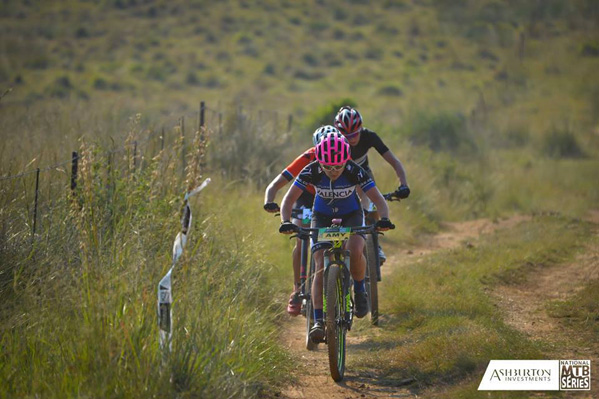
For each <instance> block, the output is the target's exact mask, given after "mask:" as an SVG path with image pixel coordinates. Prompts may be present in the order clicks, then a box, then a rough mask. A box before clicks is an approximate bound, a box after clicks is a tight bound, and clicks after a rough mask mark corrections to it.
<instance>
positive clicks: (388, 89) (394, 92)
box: [379, 85, 403, 97]
mask: <svg viewBox="0 0 599 399" xmlns="http://www.w3.org/2000/svg"><path fill="white" fill-rule="evenodd" d="M379 94H380V95H382V96H389V97H401V96H403V91H402V90H401V88H399V87H398V86H396V85H388V86H383V87H381V88H380V89H379Z"/></svg>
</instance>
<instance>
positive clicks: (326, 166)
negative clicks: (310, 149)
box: [320, 164, 345, 170]
mask: <svg viewBox="0 0 599 399" xmlns="http://www.w3.org/2000/svg"><path fill="white" fill-rule="evenodd" d="M320 166H321V167H322V168H323V169H324V170H341V169H343V168H344V167H345V164H341V165H323V164H320Z"/></svg>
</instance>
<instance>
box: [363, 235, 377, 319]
mask: <svg viewBox="0 0 599 399" xmlns="http://www.w3.org/2000/svg"><path fill="white" fill-rule="evenodd" d="M375 251H378V248H375V247H374V240H373V238H372V235H370V234H369V235H368V236H367V237H366V248H365V252H366V277H367V278H366V291H367V293H368V301H369V302H370V322H371V323H372V324H373V325H375V326H376V325H378V324H379V288H378V275H377V267H376V260H377V256H376V252H375Z"/></svg>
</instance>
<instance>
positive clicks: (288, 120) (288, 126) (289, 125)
mask: <svg viewBox="0 0 599 399" xmlns="http://www.w3.org/2000/svg"><path fill="white" fill-rule="evenodd" d="M292 124H293V115H292V114H289V118H287V131H288V132H290V131H291V125H292Z"/></svg>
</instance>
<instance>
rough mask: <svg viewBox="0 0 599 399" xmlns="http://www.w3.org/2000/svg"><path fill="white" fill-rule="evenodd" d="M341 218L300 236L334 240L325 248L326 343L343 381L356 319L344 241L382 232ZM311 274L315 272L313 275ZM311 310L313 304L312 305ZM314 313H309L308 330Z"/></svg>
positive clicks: (301, 230) (336, 375) (335, 376)
mask: <svg viewBox="0 0 599 399" xmlns="http://www.w3.org/2000/svg"><path fill="white" fill-rule="evenodd" d="M340 224H341V219H333V225H332V226H331V227H328V228H304V227H298V229H297V231H298V232H297V235H298V237H300V238H304V239H307V238H309V237H310V236H311V235H312V234H317V235H318V241H330V242H332V244H333V247H332V248H329V249H326V250H325V251H324V276H323V311H324V315H325V343H326V344H327V347H328V353H329V369H330V371H331V377H333V380H335V381H341V380H342V379H343V376H344V373H345V358H346V357H345V355H346V341H345V338H346V334H347V331H349V330H351V326H352V322H353V309H354V301H353V297H352V294H351V287H352V285H353V282H352V278H351V273H350V253H349V250H346V249H344V248H343V244H344V243H345V242H346V241H347V240H348V239H349V237H350V236H352V235H354V234H366V235H373V234H378V232H377V230H376V227H375V226H374V225H370V226H364V227H341V226H340ZM310 276H311V275H310ZM310 309H311V306H310ZM310 316H311V315H309V314H308V313H306V321H307V322H306V324H307V325H308V328H307V330H308V332H309V329H310V328H311V326H312V325H311V322H313V320H312V321H310Z"/></svg>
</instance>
